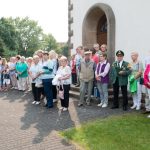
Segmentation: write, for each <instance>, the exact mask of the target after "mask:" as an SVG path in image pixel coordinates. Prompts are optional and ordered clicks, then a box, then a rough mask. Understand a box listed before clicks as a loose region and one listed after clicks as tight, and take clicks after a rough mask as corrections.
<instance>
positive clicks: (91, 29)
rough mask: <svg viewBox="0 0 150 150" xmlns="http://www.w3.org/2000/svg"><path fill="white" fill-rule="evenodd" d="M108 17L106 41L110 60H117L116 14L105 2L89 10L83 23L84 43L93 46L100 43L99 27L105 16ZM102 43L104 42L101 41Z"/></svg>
mask: <svg viewBox="0 0 150 150" xmlns="http://www.w3.org/2000/svg"><path fill="white" fill-rule="evenodd" d="M104 16H105V17H106V19H107V35H106V41H107V45H108V47H107V48H108V58H109V61H110V62H113V61H114V60H115V26H116V25H115V15H114V13H113V10H112V8H111V7H110V6H109V5H107V4H103V3H97V4H95V5H94V6H92V7H91V8H89V10H88V11H87V13H86V15H85V18H84V20H83V24H82V44H83V46H86V47H92V46H93V44H94V43H98V36H99V35H98V34H99V32H98V27H99V26H100V21H101V19H103V17H104ZM100 44H102V43H100Z"/></svg>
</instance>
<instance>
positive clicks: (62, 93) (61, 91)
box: [58, 85, 64, 99]
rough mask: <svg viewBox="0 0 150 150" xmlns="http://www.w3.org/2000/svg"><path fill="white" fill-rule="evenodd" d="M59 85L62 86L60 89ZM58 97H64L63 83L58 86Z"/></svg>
mask: <svg viewBox="0 0 150 150" xmlns="http://www.w3.org/2000/svg"><path fill="white" fill-rule="evenodd" d="M61 87H62V89H61ZM58 97H59V98H60V99H64V87H63V85H60V86H59V89H58Z"/></svg>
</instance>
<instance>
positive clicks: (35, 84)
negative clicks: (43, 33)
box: [29, 55, 43, 105]
mask: <svg viewBox="0 0 150 150" xmlns="http://www.w3.org/2000/svg"><path fill="white" fill-rule="evenodd" d="M39 61H40V58H39V56H37V55H35V56H34V57H33V63H32V65H31V67H30V69H29V75H30V78H31V79H32V94H33V98H34V101H33V102H32V104H36V105H39V104H40V97H41V94H42V91H43V86H42V80H41V79H40V78H39V76H38V75H39V72H40V70H41V67H42V66H41V65H40V63H39ZM39 82H40V84H39Z"/></svg>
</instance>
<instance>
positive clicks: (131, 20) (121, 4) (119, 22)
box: [72, 0, 150, 61]
mask: <svg viewBox="0 0 150 150" xmlns="http://www.w3.org/2000/svg"><path fill="white" fill-rule="evenodd" d="M72 3H73V5H74V6H73V12H72V15H73V18H74V22H73V24H72V28H73V31H74V35H73V37H72V43H73V44H74V48H76V47H77V46H78V45H82V23H83V20H84V17H85V15H86V13H87V12H88V10H89V9H90V8H91V7H92V6H93V5H95V4H96V3H105V4H108V5H109V6H110V7H111V8H112V10H113V12H114V14H115V18H116V40H115V41H116V43H115V49H116V50H118V49H122V50H124V51H125V59H126V60H128V61H129V60H130V53H131V51H133V50H136V51H138V52H139V54H140V57H141V59H144V57H145V56H147V55H148V53H149V51H150V46H149V43H150V29H149V27H150V19H149V18H150V9H149V6H150V1H149V0H144V1H143V0H73V1H72Z"/></svg>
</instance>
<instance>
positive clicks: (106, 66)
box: [95, 53, 110, 108]
mask: <svg viewBox="0 0 150 150" xmlns="http://www.w3.org/2000/svg"><path fill="white" fill-rule="evenodd" d="M99 56H100V57H99V58H100V62H99V63H98V64H97V67H96V71H95V77H96V80H97V87H98V90H99V92H100V99H101V103H100V104H98V106H99V107H102V108H105V107H107V106H108V83H109V70H110V63H109V62H108V61H107V54H105V53H101V54H100V55H99Z"/></svg>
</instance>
